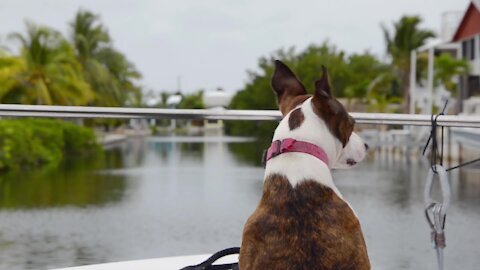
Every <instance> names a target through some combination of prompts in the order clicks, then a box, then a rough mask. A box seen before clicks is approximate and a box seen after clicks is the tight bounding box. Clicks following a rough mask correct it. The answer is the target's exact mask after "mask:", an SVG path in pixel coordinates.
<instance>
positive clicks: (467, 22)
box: [452, 2, 480, 42]
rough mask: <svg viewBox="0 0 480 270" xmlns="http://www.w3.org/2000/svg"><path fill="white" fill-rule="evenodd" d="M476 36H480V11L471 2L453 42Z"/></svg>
mask: <svg viewBox="0 0 480 270" xmlns="http://www.w3.org/2000/svg"><path fill="white" fill-rule="evenodd" d="M476 34H480V10H479V8H478V7H477V6H476V5H475V4H474V3H473V2H471V3H470V5H469V6H468V9H467V11H466V12H465V15H463V18H462V21H461V22H460V24H459V26H458V28H457V31H456V32H455V35H453V38H452V41H454V42H457V41H459V40H463V39H465V38H469V37H471V36H474V35H476Z"/></svg>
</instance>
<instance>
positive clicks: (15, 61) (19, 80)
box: [0, 22, 93, 105]
mask: <svg viewBox="0 0 480 270" xmlns="http://www.w3.org/2000/svg"><path fill="white" fill-rule="evenodd" d="M26 27H27V34H26V35H25V36H24V35H22V34H20V33H13V34H11V35H10V36H9V37H10V38H11V39H13V40H17V41H19V42H20V44H21V50H20V56H19V57H11V56H8V57H3V58H2V61H0V62H1V63H0V74H2V75H0V76H5V78H7V79H6V80H0V81H3V83H2V86H1V98H2V101H3V102H12V103H23V104H44V105H53V104H57V105H84V104H86V103H87V102H89V101H90V100H91V99H92V98H93V92H92V91H91V89H90V87H89V85H88V84H87V83H86V82H85V80H84V79H83V76H82V72H81V66H80V65H79V64H78V62H77V61H76V58H75V55H74V53H73V49H72V47H71V46H70V45H69V44H68V42H67V41H66V40H65V39H64V38H63V37H62V36H61V35H60V33H58V32H56V31H54V30H52V29H50V28H47V27H41V26H36V25H35V24H33V23H28V22H27V24H26Z"/></svg>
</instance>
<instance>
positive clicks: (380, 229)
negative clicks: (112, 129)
mask: <svg viewBox="0 0 480 270" xmlns="http://www.w3.org/2000/svg"><path fill="white" fill-rule="evenodd" d="M261 148H262V146H260V144H258V143H256V142H251V141H249V140H246V139H243V138H232V137H175V136H172V137H151V138H144V139H130V140H128V141H126V142H125V143H123V144H121V145H119V146H118V147H115V148H112V149H110V150H108V151H106V153H105V154H104V155H100V156H98V157H94V158H93V157H89V158H76V159H74V160H69V161H67V162H65V163H64V164H62V165H61V166H60V167H53V168H43V169H42V170H36V171H30V172H17V173H10V174H4V175H1V176H0V269H5V270H7V269H8V270H15V269H50V268H56V267H67V266H74V265H84V264H93V263H103V262H114V261H121V260H135V259H145V258H155V257H164V256H178V255H191V254H204V253H212V252H215V251H218V250H220V249H223V248H226V247H231V246H238V245H240V241H241V235H242V228H243V225H244V223H245V221H246V219H247V218H248V216H249V215H250V214H251V213H252V211H253V210H254V209H255V207H256V205H257V203H258V201H259V198H260V196H261V189H262V178H263V169H262V168H261V167H260V164H259V158H260V155H261ZM426 172H427V165H426V163H425V162H422V160H421V159H413V160H409V159H406V158H398V157H396V158H395V157H391V156H389V155H388V154H387V153H384V152H381V151H372V152H371V153H370V154H369V156H368V158H367V160H365V161H364V162H363V163H362V164H361V165H359V166H358V167H357V168H355V169H353V170H349V171H337V172H335V174H334V177H335V179H336V180H335V181H336V184H337V186H338V188H339V189H340V191H341V192H342V193H343V194H344V197H345V198H346V199H347V200H348V201H349V202H350V204H351V205H352V207H353V208H354V209H355V211H356V212H357V214H358V216H359V217H360V220H361V223H362V226H363V230H364V234H365V239H366V242H367V246H368V250H369V255H370V258H371V261H372V264H373V268H374V269H436V265H435V264H436V262H435V255H434V254H435V252H434V250H433V249H432V245H431V243H430V232H429V229H428V226H427V224H426V222H425V218H424V213H423V198H422V192H423V185H424V182H425V176H426ZM450 177H451V183H452V187H453V200H452V207H451V208H450V212H449V215H448V218H447V224H446V233H447V248H446V251H445V261H446V269H478V265H480V252H479V251H478V247H479V245H480V232H479V228H480V170H479V169H478V168H477V169H475V168H473V169H472V168H470V169H463V170H460V171H455V172H453V173H451V174H450Z"/></svg>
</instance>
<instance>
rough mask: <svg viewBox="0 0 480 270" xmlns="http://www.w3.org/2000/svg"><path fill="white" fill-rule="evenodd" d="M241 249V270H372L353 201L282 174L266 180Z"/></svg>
mask: <svg viewBox="0 0 480 270" xmlns="http://www.w3.org/2000/svg"><path fill="white" fill-rule="evenodd" d="M339 213H342V214H340V215H339ZM241 250H242V252H241V255H240V268H241V269H262V270H265V269H277V270H281V269H289V270H295V269H305V270H307V269H309V270H313V269H338V270H340V269H370V266H369V260H368V255H367V251H366V250H365V242H364V239H363V235H362V233H361V230H360V224H359V222H358V219H357V217H356V216H355V214H354V213H353V211H352V210H351V209H350V207H349V205H348V204H347V203H346V202H345V201H343V200H342V199H341V198H339V197H338V196H337V195H336V194H335V192H333V191H332V190H331V189H330V188H328V187H325V186H323V185H322V184H320V183H317V182H314V181H303V182H302V183H299V184H298V185H296V186H295V187H292V186H291V184H290V183H289V181H288V179H286V178H285V177H283V176H280V175H272V176H270V177H268V179H266V180H265V183H264V190H263V196H262V199H261V201H260V204H259V206H258V208H257V209H256V211H255V212H254V213H253V215H252V216H251V217H250V218H249V220H248V221H247V224H246V226H245V229H244V238H243V242H242V247H241Z"/></svg>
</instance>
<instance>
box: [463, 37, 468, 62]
mask: <svg viewBox="0 0 480 270" xmlns="http://www.w3.org/2000/svg"><path fill="white" fill-rule="evenodd" d="M462 58H463V59H468V40H464V41H462Z"/></svg>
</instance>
